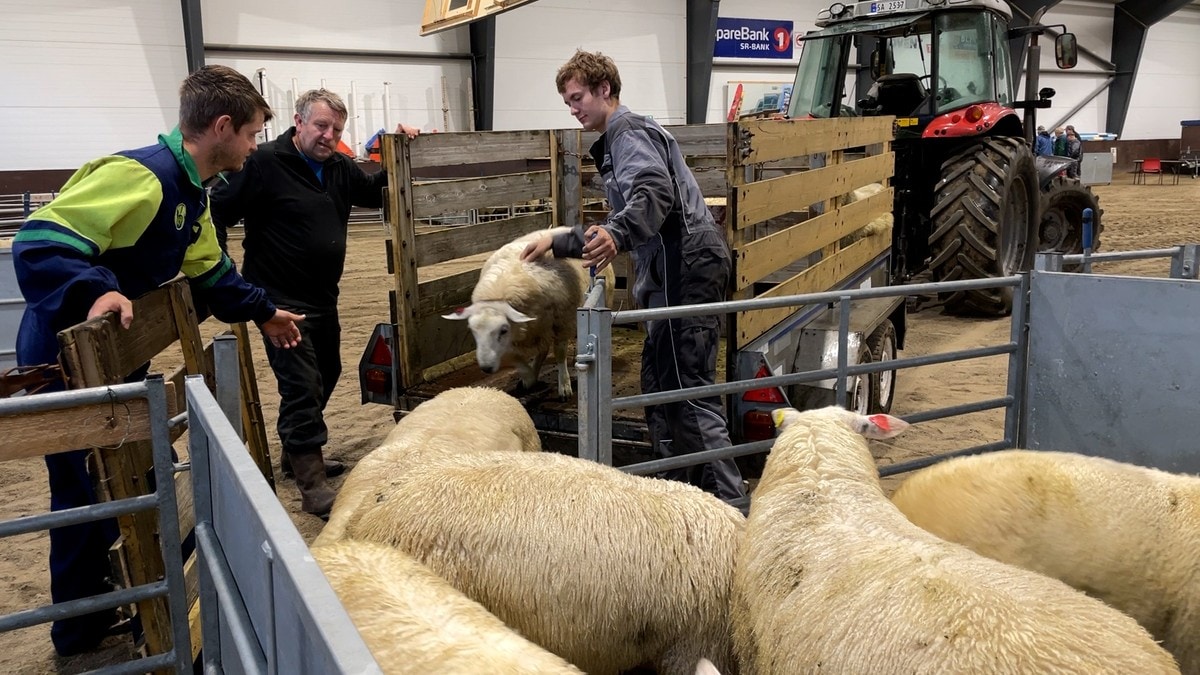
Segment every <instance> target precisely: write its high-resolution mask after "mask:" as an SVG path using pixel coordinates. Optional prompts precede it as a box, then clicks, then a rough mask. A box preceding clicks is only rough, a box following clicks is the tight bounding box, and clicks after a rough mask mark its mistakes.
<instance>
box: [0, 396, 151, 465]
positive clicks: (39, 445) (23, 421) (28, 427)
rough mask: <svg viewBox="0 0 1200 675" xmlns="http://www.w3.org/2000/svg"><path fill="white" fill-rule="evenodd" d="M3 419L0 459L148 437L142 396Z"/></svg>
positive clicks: (146, 406) (147, 410) (148, 431)
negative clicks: (118, 401)
mask: <svg viewBox="0 0 1200 675" xmlns="http://www.w3.org/2000/svg"><path fill="white" fill-rule="evenodd" d="M2 419H3V424H4V434H3V438H2V439H0V462H5V461H8V460H10V459H25V458H28V457H39V456H41V455H49V454H54V453H57V452H65V451H67V450H78V449H79V448H89V447H92V446H114V447H115V446H118V445H120V444H121V443H122V442H128V441H142V440H147V439H149V438H150V407H149V405H148V404H147V403H146V399H143V398H136V399H131V400H129V401H125V402H120V403H97V404H93V405H85V406H79V407H76V408H68V409H66V410H52V411H44V412H31V413H25V414H23V415H12V416H5V417H3V418H2ZM110 420H111V424H110Z"/></svg>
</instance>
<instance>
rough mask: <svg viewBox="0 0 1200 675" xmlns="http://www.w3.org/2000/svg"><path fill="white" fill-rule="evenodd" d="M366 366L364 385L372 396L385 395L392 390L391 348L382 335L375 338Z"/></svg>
mask: <svg viewBox="0 0 1200 675" xmlns="http://www.w3.org/2000/svg"><path fill="white" fill-rule="evenodd" d="M367 364H368V366H379V367H378V368H370V367H368V368H366V370H365V371H364V372H363V380H364V382H363V383H364V385H365V386H366V388H367V391H369V392H371V393H372V394H379V395H386V394H388V393H389V392H390V390H391V388H392V378H391V375H390V372H389V371H391V369H392V348H391V347H389V346H388V343H387V340H385V339H384V337H383V336H382V335H376V336H375V344H373V345H371V356H370V357H369V358H368V359H367Z"/></svg>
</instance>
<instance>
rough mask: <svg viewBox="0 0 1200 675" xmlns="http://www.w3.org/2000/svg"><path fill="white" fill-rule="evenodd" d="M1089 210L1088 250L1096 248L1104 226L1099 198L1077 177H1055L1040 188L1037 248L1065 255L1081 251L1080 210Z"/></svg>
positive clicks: (1081, 226) (1081, 221)
mask: <svg viewBox="0 0 1200 675" xmlns="http://www.w3.org/2000/svg"><path fill="white" fill-rule="evenodd" d="M1084 209H1091V210H1092V214H1093V215H1092V250H1093V251H1095V250H1097V249H1099V248H1100V232H1101V231H1102V230H1103V229H1104V225H1103V223H1102V221H1101V218H1100V215H1101V214H1102V213H1104V212H1103V211H1102V210H1101V209H1100V201H1099V200H1098V199H1097V198H1096V195H1094V194H1092V190H1091V188H1089V187H1087V186H1086V185H1082V184H1080V182H1079V179H1077V178H1067V177H1065V176H1055V177H1054V178H1052V179H1051V180H1050V182H1049V183H1047V184H1046V186H1045V187H1043V188H1042V206H1041V213H1042V222H1041V225H1040V226H1039V227H1038V251H1039V252H1045V251H1055V252H1058V253H1063V254H1066V255H1071V254H1078V253H1083V210H1084Z"/></svg>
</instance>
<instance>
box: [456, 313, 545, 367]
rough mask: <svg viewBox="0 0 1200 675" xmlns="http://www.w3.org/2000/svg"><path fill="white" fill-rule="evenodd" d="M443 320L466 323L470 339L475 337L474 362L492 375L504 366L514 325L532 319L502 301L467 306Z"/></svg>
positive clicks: (511, 341)
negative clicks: (463, 321) (464, 321)
mask: <svg viewBox="0 0 1200 675" xmlns="http://www.w3.org/2000/svg"><path fill="white" fill-rule="evenodd" d="M442 318H443V319H450V320H452V321H461V320H464V319H465V320H466V321H467V327H468V328H469V329H470V330H471V336H472V337H473V338H475V360H476V362H478V363H479V368H480V369H481V370H482V371H483V372H485V373H494V372H496V371H498V370H500V368H501V367H502V365H503V361H504V357H505V356H507V355H508V353H509V351H510V350H511V349H512V345H513V333H514V332H515V331H514V325H516V324H522V323H528V322H530V321H533V320H534V318H535V317H532V316H527V315H525V314H522V313H521V312H520V311H519V310H517V309H516V308H515V307H513V306H512V305H510V304H508V303H507V302H504V301H503V300H490V301H483V302H474V303H471V305H470V306H469V307H462V308H459V309H458V310H455V312H454V313H453V314H443V315H442Z"/></svg>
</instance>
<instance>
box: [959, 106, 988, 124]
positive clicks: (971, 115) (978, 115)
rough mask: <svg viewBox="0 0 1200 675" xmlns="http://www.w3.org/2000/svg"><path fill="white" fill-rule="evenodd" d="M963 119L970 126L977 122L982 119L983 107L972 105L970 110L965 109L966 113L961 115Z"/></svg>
mask: <svg viewBox="0 0 1200 675" xmlns="http://www.w3.org/2000/svg"><path fill="white" fill-rule="evenodd" d="M963 118H964V119H966V120H967V121H968V122H970V123H971V124H974V123H976V122H978V121H979V120H981V119H983V107H982V106H977V105H973V106H971V107H970V108H967V111H966V112H965V113H963Z"/></svg>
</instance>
